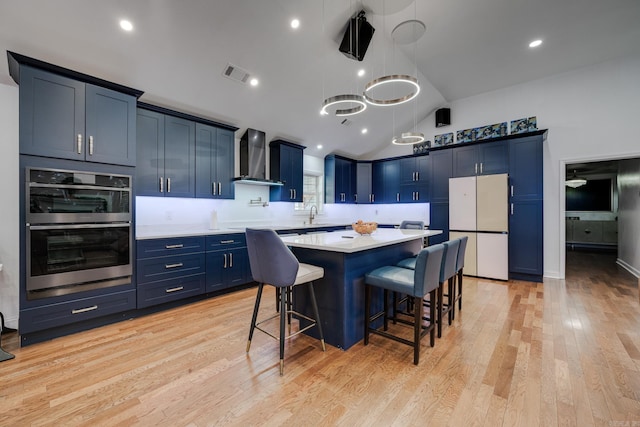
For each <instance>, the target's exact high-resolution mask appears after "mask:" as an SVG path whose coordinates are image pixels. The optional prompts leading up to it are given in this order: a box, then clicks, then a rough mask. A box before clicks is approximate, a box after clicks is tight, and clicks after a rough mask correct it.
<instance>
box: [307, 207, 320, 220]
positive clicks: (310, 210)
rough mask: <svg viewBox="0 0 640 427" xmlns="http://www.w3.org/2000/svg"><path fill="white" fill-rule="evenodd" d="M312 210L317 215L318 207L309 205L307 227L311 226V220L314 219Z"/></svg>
mask: <svg viewBox="0 0 640 427" xmlns="http://www.w3.org/2000/svg"><path fill="white" fill-rule="evenodd" d="M313 208H316V215H318V207H317V206H316V205H311V209H309V225H311V224H313V219H314V218H315V217H316V215H314V214H313Z"/></svg>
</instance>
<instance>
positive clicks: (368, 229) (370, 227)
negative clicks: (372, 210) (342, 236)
mask: <svg viewBox="0 0 640 427" xmlns="http://www.w3.org/2000/svg"><path fill="white" fill-rule="evenodd" d="M351 226H352V227H353V230H354V231H355V232H356V233H358V234H361V235H366V234H371V233H373V232H374V231H376V229H377V228H378V223H377V222H364V221H362V220H361V219H359V220H358V222H354V223H353V224H351Z"/></svg>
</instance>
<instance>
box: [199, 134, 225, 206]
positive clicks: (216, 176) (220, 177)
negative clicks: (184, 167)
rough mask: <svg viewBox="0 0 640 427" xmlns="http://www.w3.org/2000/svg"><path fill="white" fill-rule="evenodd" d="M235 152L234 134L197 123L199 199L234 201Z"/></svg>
mask: <svg viewBox="0 0 640 427" xmlns="http://www.w3.org/2000/svg"><path fill="white" fill-rule="evenodd" d="M234 149H235V143H234V137H233V132H232V131H230V130H227V129H220V128H217V127H215V126H210V125H207V124H203V123H196V146H195V150H196V156H195V173H196V178H195V179H196V180H195V195H196V197H199V198H212V199H233V197H234V186H233V166H234V159H235V155H234Z"/></svg>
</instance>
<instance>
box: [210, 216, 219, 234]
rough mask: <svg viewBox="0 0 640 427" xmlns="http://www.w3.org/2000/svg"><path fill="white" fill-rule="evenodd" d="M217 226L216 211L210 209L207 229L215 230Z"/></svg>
mask: <svg viewBox="0 0 640 427" xmlns="http://www.w3.org/2000/svg"><path fill="white" fill-rule="evenodd" d="M217 228H218V212H216V211H211V219H210V221H209V229H211V230H215V229H217Z"/></svg>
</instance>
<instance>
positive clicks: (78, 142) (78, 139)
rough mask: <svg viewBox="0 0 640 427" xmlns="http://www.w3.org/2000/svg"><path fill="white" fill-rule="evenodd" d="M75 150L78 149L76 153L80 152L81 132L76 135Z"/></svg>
mask: <svg viewBox="0 0 640 427" xmlns="http://www.w3.org/2000/svg"><path fill="white" fill-rule="evenodd" d="M76 150H77V151H78V154H82V134H81V133H79V134H78V136H77V137H76Z"/></svg>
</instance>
